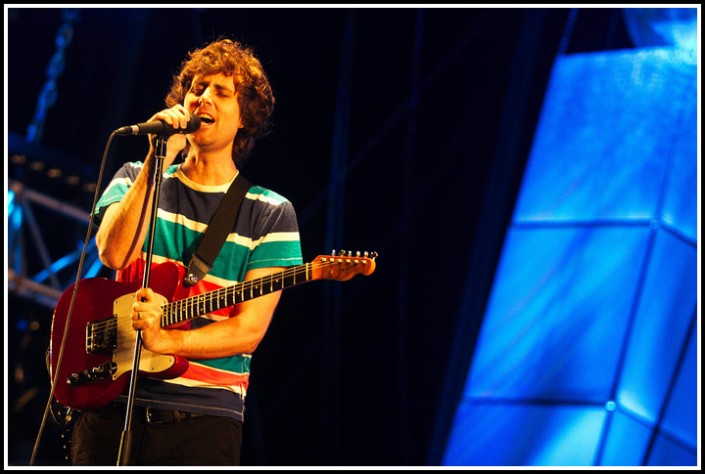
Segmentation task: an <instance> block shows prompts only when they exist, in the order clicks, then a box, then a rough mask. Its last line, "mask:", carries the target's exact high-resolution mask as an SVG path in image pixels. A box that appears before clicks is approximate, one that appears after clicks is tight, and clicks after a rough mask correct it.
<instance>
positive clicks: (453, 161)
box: [5, 7, 632, 466]
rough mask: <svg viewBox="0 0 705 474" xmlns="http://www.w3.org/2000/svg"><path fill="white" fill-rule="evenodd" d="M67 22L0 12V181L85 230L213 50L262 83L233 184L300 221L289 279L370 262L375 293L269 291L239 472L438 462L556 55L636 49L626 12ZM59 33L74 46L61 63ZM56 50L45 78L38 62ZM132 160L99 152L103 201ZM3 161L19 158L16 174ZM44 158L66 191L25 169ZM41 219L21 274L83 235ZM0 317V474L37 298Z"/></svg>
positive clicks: (21, 441) (37, 357)
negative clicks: (334, 257) (263, 133)
mask: <svg viewBox="0 0 705 474" xmlns="http://www.w3.org/2000/svg"><path fill="white" fill-rule="evenodd" d="M62 14H65V12H64V10H62V9H60V8H9V9H6V11H5V15H6V35H7V59H6V61H7V70H6V89H7V93H6V99H7V102H6V104H7V105H6V112H7V120H6V123H7V125H6V127H7V131H6V135H7V139H6V143H7V147H8V149H7V151H6V163H7V165H6V166H7V172H8V177H9V179H10V180H15V181H16V182H19V183H22V185H23V186H26V187H27V188H29V189H33V190H36V191H40V192H41V193H43V194H44V195H46V196H50V197H51V198H53V199H56V200H58V201H60V202H65V203H68V204H71V205H73V206H77V207H78V208H81V209H83V210H84V211H85V212H86V213H87V212H88V211H89V210H90V208H91V204H92V202H93V194H92V188H91V187H90V183H95V182H96V180H97V178H98V172H99V167H100V163H101V158H102V155H103V152H104V147H105V146H106V142H107V139H108V137H109V135H110V133H111V131H112V130H115V129H116V128H118V127H120V126H123V125H129V124H133V123H138V122H143V121H145V120H147V119H148V118H149V117H150V116H151V115H152V114H153V113H154V112H156V111H157V110H159V109H161V108H163V97H164V94H165V93H166V90H167V87H168V84H169V82H170V79H171V74H172V73H174V72H176V70H177V69H178V67H179V63H180V61H181V59H182V58H183V57H184V55H185V53H186V52H187V51H188V50H190V49H193V48H195V47H197V46H201V45H202V44H203V43H204V42H206V41H209V40H211V39H213V38H215V37H216V36H218V35H220V34H223V35H226V36H229V37H231V38H233V39H238V40H241V41H243V42H244V43H246V44H248V45H251V46H253V47H254V49H255V51H256V53H257V54H258V56H259V57H260V58H261V60H262V62H263V64H264V66H265V68H266V70H267V72H268V74H269V76H270V79H271V81H272V84H273V87H274V91H275V95H276V97H277V105H276V107H275V113H274V117H273V119H274V130H273V133H272V134H271V135H270V136H268V137H267V138H265V139H264V140H262V141H261V142H259V143H258V145H257V146H256V147H255V153H254V156H253V157H252V158H251V160H250V161H249V162H248V163H247V164H246V166H245V167H244V169H243V171H244V173H245V174H246V175H247V176H248V178H250V180H251V181H253V182H256V183H259V184H262V185H264V186H267V187H270V188H272V189H274V190H276V191H278V192H280V193H282V194H283V195H285V196H287V197H288V198H289V199H290V200H291V201H292V202H293V203H294V205H295V207H296V209H297V211H298V215H299V219H300V221H299V224H300V230H301V238H302V243H303V251H304V258H305V260H307V261H310V260H312V259H313V258H315V257H316V256H317V255H320V254H327V253H330V251H331V250H332V249H347V250H353V251H355V250H361V251H365V250H367V251H376V252H378V253H379V257H378V258H377V267H376V271H375V272H374V274H373V275H371V276H369V277H364V276H358V277H356V278H354V279H353V280H350V281H348V282H344V283H340V282H314V283H312V284H310V285H304V286H299V287H296V288H292V289H290V290H286V291H285V294H284V295H283V298H282V301H281V304H280V306H279V308H278V310H277V312H276V315H275V318H274V320H273V323H272V325H271V327H270V330H269V333H268V335H267V336H266V337H265V339H264V341H263V343H262V344H261V346H260V347H259V349H258V350H257V352H256V354H255V355H254V357H253V363H252V380H251V386H250V392H249V394H248V408H247V414H246V422H245V433H244V446H243V453H242V460H243V464H244V465H269V466H286V465H291V466H300V465H311V466H317V465H332V466H355V465H357V466H362V465H380V466H394V465H401V466H413V465H437V464H439V462H440V459H438V458H437V456H434V455H431V453H430V450H429V447H430V446H431V445H432V444H433V443H440V444H442V443H443V439H442V438H443V437H444V436H446V435H447V430H448V429H449V426H444V425H443V423H444V422H443V421H442V420H440V421H439V420H438V418H437V416H438V414H439V412H441V411H442V410H441V407H440V406H439V404H440V401H441V400H442V399H443V398H444V397H443V396H442V395H443V394H442V393H441V391H442V387H443V385H444V381H445V378H446V377H447V376H448V368H449V367H455V369H454V370H456V371H457V373H459V374H460V375H459V380H458V384H459V385H462V383H463V381H464V375H465V373H466V371H467V366H468V364H469V362H470V361H453V360H451V359H452V356H453V354H451V351H450V348H451V341H452V339H453V335H454V331H455V329H456V325H457V322H458V313H459V307H460V303H461V300H462V299H463V294H462V293H463V291H465V289H466V282H467V281H468V278H470V279H472V280H471V281H474V282H475V286H474V288H473V290H472V291H473V295H471V296H472V299H473V301H474V304H473V314H471V315H464V316H463V317H464V318H466V319H467V318H469V319H470V320H471V321H472V324H471V326H472V327H474V331H475V333H474V334H473V335H471V337H470V339H469V340H468V344H470V345H472V344H474V341H475V337H476V334H477V330H478V329H479V327H480V325H481V322H482V321H481V319H482V315H483V311H484V306H485V302H486V300H487V297H488V294H489V290H490V285H491V282H492V278H493V275H494V270H495V265H496V263H497V259H498V256H499V253H500V250H501V248H500V247H501V243H502V241H503V238H504V235H505V231H506V227H507V225H508V222H509V220H510V217H511V213H512V211H513V206H514V200H515V198H516V194H517V190H518V187H519V184H520V180H521V177H522V172H523V170H524V165H525V162H526V158H527V155H528V152H529V148H530V146H531V141H532V137H533V133H534V130H535V126H536V121H537V117H538V114H539V111H540V108H541V104H542V101H543V97H544V95H543V94H544V92H545V87H546V84H547V81H548V77H549V73H550V71H551V67H552V65H553V61H554V59H555V57H556V55H557V53H558V52H559V51H561V52H563V53H570V52H581V51H601V50H609V49H621V48H630V47H632V44H631V42H630V40H629V37H628V35H627V33H626V30H625V27H624V22H623V19H622V11H621V10H620V9H603V8H587V9H580V10H579V11H577V10H573V11H572V10H571V9H568V8H551V9H541V8H526V9H524V8H427V9H420V8H352V9H351V8H342V7H341V8H315V9H312V8H176V9H150V8H139V9H137V8H120V9H107V8H82V9H79V10H77V11H75V14H76V16H75V17H71V16H68V17H67V16H62ZM62 25H63V26H64V27H66V26H67V25H69V30H70V34H68V33H67V34H66V35H65V36H64V42H63V43H62V44H61V46H58V45H57V41H56V40H57V36H59V32H60V31H61V28H62ZM63 31H64V32H66V31H67V30H63ZM59 49H61V51H62V53H61V54H59V55H58V56H60V57H61V61H58V62H57V60H56V59H55V60H54V62H53V63H52V57H55V58H56V56H57V50H59ZM50 64H54V68H55V69H53V70H52V71H51V72H48V71H49V69H48V68H49V65H50ZM56 68H59V69H56ZM48 75H49V76H53V77H55V79H56V80H55V83H56V87H55V90H54V92H55V94H56V95H55V102H53V103H52V101H50V100H49V101H46V100H40V98H42V97H43V98H45V99H46V98H47V97H48V96H47V94H46V93H43V92H42V90H43V88H44V87H45V84H46V83H47V81H48ZM42 107H44V110H45V112H46V113H45V114H44V115H43V116H44V119H42V120H41V121H39V122H38V121H37V119H36V117H37V115H35V114H36V112H37V111H38V110H40V109H41V108H42ZM40 115H42V114H40ZM31 124H34V125H38V129H39V131H40V133H38V134H36V133H35V132H34V131H30V130H29V128H30V125H31ZM34 130H35V131H36V130H37V129H36V128H35V129H34ZM146 149H147V147H146V139H145V138H144V137H121V138H118V139H116V140H114V141H113V143H112V146H111V148H110V150H109V155H108V159H107V163H106V168H105V171H104V176H105V178H104V182H103V183H98V184H99V185H101V186H102V185H104V184H105V182H107V180H108V179H109V177H110V176H112V173H113V172H114V171H115V170H116V169H117V168H118V167H119V166H120V165H121V164H122V163H124V162H126V161H132V160H138V159H142V158H143V156H144V153H145V152H146ZM18 156H22V157H25V158H26V160H24V161H23V160H20V159H11V158H12V157H18ZM41 160H43V161H44V162H45V163H47V167H49V166H52V165H55V166H58V167H60V168H61V169H62V170H63V172H64V176H67V175H69V174H74V175H76V176H77V177H78V184H70V183H68V182H67V181H66V180H62V179H56V178H54V179H52V178H50V177H48V176H47V173H46V172H45V171H46V169H44V170H38V169H35V168H33V167H32V166H30V165H31V163H32V162H33V161H41ZM481 216H482V217H481ZM36 217H37V223H38V227H39V231H40V233H41V234H42V235H43V236H44V239H45V241H46V244H47V248H46V253H47V254H48V255H45V256H42V255H41V252H39V253H40V255H37V252H36V250H37V249H36V248H34V247H32V246H33V244H32V243H30V241H29V239H28V240H27V242H26V245H27V249H25V250H26V251H27V254H26V255H27V258H28V261H27V265H28V266H30V267H31V266H33V265H34V266H35V267H36V268H39V267H41V265H42V264H43V262H41V260H42V258H45V259H46V258H48V259H49V260H51V259H52V258H54V257H53V256H54V255H60V254H61V253H62V252H66V249H67V248H69V249H74V250H75V249H76V248H79V247H80V245H79V244H81V243H82V241H83V239H84V233H85V231H86V227H85V225H81V224H76V223H74V224H69V225H67V224H66V223H65V222H61V221H60V220H59V219H58V218H57V217H56V215H55V213H47V214H46V215H44V214H40V215H37V216H36ZM15 250H16V249H13V248H8V252H13V251H15ZM32 250H34V252H32ZM73 268H74V270H73V273H70V274H67V275H64V281H62V282H61V283H60V284H61V286H62V289H65V288H66V287H68V285H69V284H71V283H72V282H73V279H74V278H75V276H76V269H75V267H73ZM31 273H32V272H30V274H31ZM468 275H469V277H468ZM49 300H50V299H49ZM6 301H7V311H6V338H7V341H6V351H7V353H6V362H5V363H6V372H5V373H6V384H7V386H8V389H9V390H8V391H6V393H7V395H6V423H7V429H6V445H7V456H8V459H7V462H8V463H9V464H10V465H26V464H28V463H29V460H30V456H31V453H32V449H33V446H34V443H35V440H36V437H37V435H38V434H39V430H40V425H41V421H42V415H43V412H44V405H45V404H46V401H47V398H48V394H49V378H48V374H47V371H46V367H45V362H44V353H45V350H46V348H47V346H48V343H49V336H50V326H51V318H52V310H53V308H52V307H51V301H48V302H47V298H44V299H40V298H37V297H36V296H32V294H31V293H29V294H28V293H21V292H15V291H12V290H11V291H9V292H8V294H7V298H6ZM467 352H468V353H471V351H467ZM457 366H461V369H460V370H459V369H458V368H457ZM445 411H446V412H447V410H445ZM438 423H441V425H440V427H439V426H437V424H438ZM449 423H450V420H446V422H445V424H446V425H449ZM63 429H64V428H63V427H61V426H58V425H57V424H56V423H54V422H52V421H51V419H50V420H49V422H48V424H47V426H46V429H45V430H44V432H43V437H42V439H41V442H40V445H39V449H38V452H37V458H36V464H39V465H62V464H66V461H65V460H64V458H63V452H62V448H61V445H62V443H63V441H62V439H61V433H62V431H63ZM434 433H435V436H440V437H441V439H440V440H439V439H436V440H434V439H432V438H433V436H434ZM439 433H440V434H439ZM195 442H197V440H195Z"/></svg>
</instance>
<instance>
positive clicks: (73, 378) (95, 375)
mask: <svg viewBox="0 0 705 474" xmlns="http://www.w3.org/2000/svg"><path fill="white" fill-rule="evenodd" d="M116 370H117V364H116V363H114V362H112V361H108V362H105V363H104V364H100V365H97V366H95V367H92V368H90V369H86V370H82V371H80V372H74V373H72V374H69V376H68V377H66V383H67V384H69V385H81V384H84V383H88V382H95V381H97V380H105V379H111V378H112V377H113V374H114V373H115V371H116Z"/></svg>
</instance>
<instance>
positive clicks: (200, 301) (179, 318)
mask: <svg viewBox="0 0 705 474" xmlns="http://www.w3.org/2000/svg"><path fill="white" fill-rule="evenodd" d="M327 264H329V265H330V263H327ZM312 265H314V264H313V263H305V264H303V265H298V266H295V267H291V268H287V269H285V270H282V271H281V272H274V273H273V274H271V275H267V276H263V277H261V278H255V279H253V280H247V281H244V282H242V283H239V284H237V285H234V286H230V287H227V288H220V289H218V290H214V291H210V292H208V293H203V294H200V295H195V296H191V297H188V298H184V299H182V300H178V301H174V302H173V303H168V304H165V305H163V306H162V309H163V310H164V315H163V316H162V327H166V326H171V325H173V324H178V323H183V322H186V321H189V320H191V319H194V318H197V317H199V316H202V315H204V314H207V313H211V312H213V311H217V310H219V309H222V308H226V307H228V306H232V305H235V304H238V303H242V302H243V301H247V300H250V299H252V298H257V297H259V296H264V295H266V294H269V293H273V292H275V291H278V290H283V289H285V288H289V287H291V286H295V285H299V284H302V283H306V282H308V281H311V267H312ZM319 265H320V264H319Z"/></svg>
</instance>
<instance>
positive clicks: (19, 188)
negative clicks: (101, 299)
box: [7, 180, 105, 308]
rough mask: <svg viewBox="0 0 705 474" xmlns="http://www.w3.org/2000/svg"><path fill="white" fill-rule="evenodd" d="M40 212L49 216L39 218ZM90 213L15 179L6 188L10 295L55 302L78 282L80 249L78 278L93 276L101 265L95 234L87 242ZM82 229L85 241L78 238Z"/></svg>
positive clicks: (41, 302)
mask: <svg viewBox="0 0 705 474" xmlns="http://www.w3.org/2000/svg"><path fill="white" fill-rule="evenodd" d="M38 214H42V215H43V216H44V217H46V216H48V218H44V219H40V218H38V217H37V216H38ZM88 224H89V216H88V213H87V212H86V211H85V210H83V209H80V208H78V207H76V206H74V205H72V204H69V203H66V202H61V201H60V200H58V199H56V198H54V197H50V196H48V195H45V194H42V193H40V192H38V191H35V190H32V189H30V188H28V187H26V186H25V185H24V184H23V183H21V182H20V181H16V180H10V181H9V187H8V190H7V284H8V293H9V294H15V295H17V296H20V297H23V298H26V299H29V300H33V301H34V302H36V303H39V304H41V305H43V306H47V307H49V308H53V307H55V306H56V303H57V301H58V299H59V298H60V297H61V294H62V293H63V292H64V291H65V290H66V288H68V287H69V286H70V285H71V284H72V283H74V282H75V280H76V275H77V274H78V271H79V263H80V259H81V254H82V253H83V252H84V248H83V247H84V246H85V247H86V248H85V256H84V259H83V265H82V268H85V269H86V271H85V274H84V275H83V276H82V278H87V277H92V276H96V275H97V274H98V273H99V272H100V271H101V270H104V269H105V267H103V265H102V264H101V262H100V259H99V258H98V250H97V248H96V245H95V237H91V238H90V240H89V241H88V245H84V244H85V241H86V238H85V236H86V232H87V231H88ZM81 231H83V240H80V239H78V236H79V235H80V233H81Z"/></svg>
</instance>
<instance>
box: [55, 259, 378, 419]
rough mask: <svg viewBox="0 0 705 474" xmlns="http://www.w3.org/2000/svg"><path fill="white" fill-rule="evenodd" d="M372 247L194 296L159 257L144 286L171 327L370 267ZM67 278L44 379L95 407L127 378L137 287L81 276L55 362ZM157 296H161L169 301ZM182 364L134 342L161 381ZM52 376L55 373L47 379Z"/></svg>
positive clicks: (144, 369) (61, 396) (179, 271)
mask: <svg viewBox="0 0 705 474" xmlns="http://www.w3.org/2000/svg"><path fill="white" fill-rule="evenodd" d="M376 257H377V253H376V252H372V253H371V254H368V253H367V252H365V254H363V255H360V254H359V253H358V254H356V255H352V254H351V253H348V252H341V254H340V255H335V254H333V255H319V256H318V257H316V258H315V259H314V260H313V261H312V262H310V263H305V264H303V265H297V266H295V267H289V268H286V269H284V270H282V271H281V272H275V273H273V274H271V275H268V276H265V277H261V278H256V279H254V280H248V281H244V282H242V283H238V284H237V285H234V286H231V287H227V288H220V289H217V290H213V291H210V292H207V293H202V294H200V295H195V296H190V297H185V298H184V297H183V295H184V294H185V293H184V292H186V291H187V290H186V289H185V288H184V287H183V285H182V283H181V282H182V281H183V277H184V275H185V272H186V269H185V268H184V267H183V266H181V265H178V264H175V263H171V262H169V263H163V264H160V265H157V266H155V267H154V268H153V270H152V276H151V280H150V282H151V283H150V287H151V288H152V289H153V290H154V291H155V293H157V294H158V295H159V296H160V297H161V298H163V301H164V304H163V305H162V309H163V310H164V315H163V316H162V322H161V325H162V327H175V326H179V325H181V324H184V323H185V322H187V321H189V320H191V319H193V318H197V317H199V316H201V315H204V314H207V313H210V312H212V311H216V310H219V309H222V308H225V307H227V306H231V305H234V304H238V303H242V302H243V301H247V300H249V299H252V298H257V297H259V296H263V295H266V294H268V293H272V292H274V291H278V290H282V289H285V288H289V287H292V286H296V285H300V284H302V283H307V282H310V281H314V280H337V281H345V280H349V279H351V278H353V277H354V276H355V275H358V274H362V275H371V274H372V272H374V271H375V266H376V263H375V258H376ZM74 287H75V284H74V285H71V287H69V288H68V289H67V290H66V291H65V292H64V293H63V294H62V295H61V298H59V301H58V303H57V305H56V308H55V310H54V316H53V320H52V327H51V341H50V347H49V351H50V358H51V377H52V381H54V380H56V386H55V388H54V397H55V398H56V400H57V401H58V402H59V403H61V404H62V405H64V406H68V407H71V408H74V409H77V410H81V409H95V408H100V407H102V406H103V405H105V404H107V403H109V402H110V401H112V400H114V399H115V398H116V397H117V396H118V395H119V394H120V393H122V392H123V391H124V390H125V388H127V385H128V383H129V379H130V377H129V374H130V372H132V366H133V363H134V358H133V355H134V350H135V343H136V338H137V331H135V330H134V329H132V321H131V319H130V314H131V312H132V303H133V301H134V293H135V292H136V291H137V290H138V289H139V285H133V284H126V283H120V282H117V281H115V280H110V279H107V278H87V279H83V280H81V281H80V282H79V286H78V291H77V293H76V298H75V300H74V309H73V315H72V316H71V318H72V320H71V321H70V323H69V324H70V328H69V331H68V334H67V335H66V345H65V349H64V357H63V360H62V361H60V360H59V348H60V347H61V341H62V339H63V337H64V328H65V327H66V324H67V315H68V314H69V306H70V304H71V298H72V294H73V290H74ZM163 295H169V297H170V298H171V302H170V301H169V300H167V298H165V297H164V296H163ZM187 368H188V360H186V359H184V358H181V357H178V356H174V355H165V354H157V353H155V352H151V351H148V350H147V349H144V348H142V351H141V353H140V365H139V371H140V373H146V374H149V375H151V376H153V377H160V378H164V379H168V378H174V377H178V376H179V375H181V374H183V373H184V372H185V371H186V369H187ZM55 374H58V376H57V377H56V379H54V376H55Z"/></svg>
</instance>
